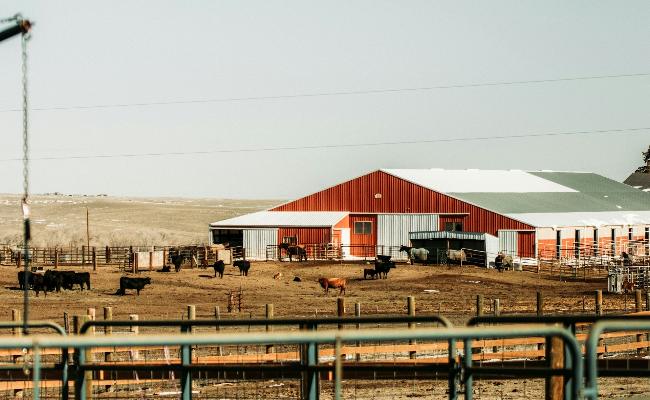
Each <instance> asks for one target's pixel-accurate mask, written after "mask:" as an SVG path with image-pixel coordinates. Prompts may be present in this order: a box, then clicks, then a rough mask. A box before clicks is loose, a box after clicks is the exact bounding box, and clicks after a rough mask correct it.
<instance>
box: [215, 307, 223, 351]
mask: <svg viewBox="0 0 650 400" xmlns="http://www.w3.org/2000/svg"><path fill="white" fill-rule="evenodd" d="M214 319H216V320H217V321H219V320H220V319H221V309H220V308H219V306H215V307H214ZM215 330H216V331H217V332H219V331H220V330H221V327H220V326H219V325H218V324H217V325H216V326H215ZM217 355H219V356H221V355H223V350H222V347H221V346H219V347H217Z"/></svg>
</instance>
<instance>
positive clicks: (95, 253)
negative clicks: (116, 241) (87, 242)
mask: <svg viewBox="0 0 650 400" xmlns="http://www.w3.org/2000/svg"><path fill="white" fill-rule="evenodd" d="M92 257H93V258H92V260H93V271H97V250H96V249H95V246H93V254H92Z"/></svg>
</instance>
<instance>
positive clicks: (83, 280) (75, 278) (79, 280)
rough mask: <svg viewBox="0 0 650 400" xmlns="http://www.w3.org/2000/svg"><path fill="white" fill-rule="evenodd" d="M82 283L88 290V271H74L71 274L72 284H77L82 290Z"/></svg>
mask: <svg viewBox="0 0 650 400" xmlns="http://www.w3.org/2000/svg"><path fill="white" fill-rule="evenodd" d="M84 284H85V285H86V288H87V289H88V290H90V273H89V272H75V273H74V275H72V285H79V287H81V290H84Z"/></svg>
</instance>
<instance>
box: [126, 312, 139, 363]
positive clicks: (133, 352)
mask: <svg viewBox="0 0 650 400" xmlns="http://www.w3.org/2000/svg"><path fill="white" fill-rule="evenodd" d="M139 319H140V318H139V317H138V314H130V315H129V320H131V321H138V320H139ZM129 328H130V329H129V330H130V331H131V333H132V334H134V335H138V334H140V327H139V326H135V325H132V326H130V327H129ZM131 358H132V361H135V360H138V359H140V351H138V350H131Z"/></svg>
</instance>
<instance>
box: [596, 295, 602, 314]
mask: <svg viewBox="0 0 650 400" xmlns="http://www.w3.org/2000/svg"><path fill="white" fill-rule="evenodd" d="M595 309H596V315H603V291H602V290H600V289H599V290H596V307H595Z"/></svg>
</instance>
